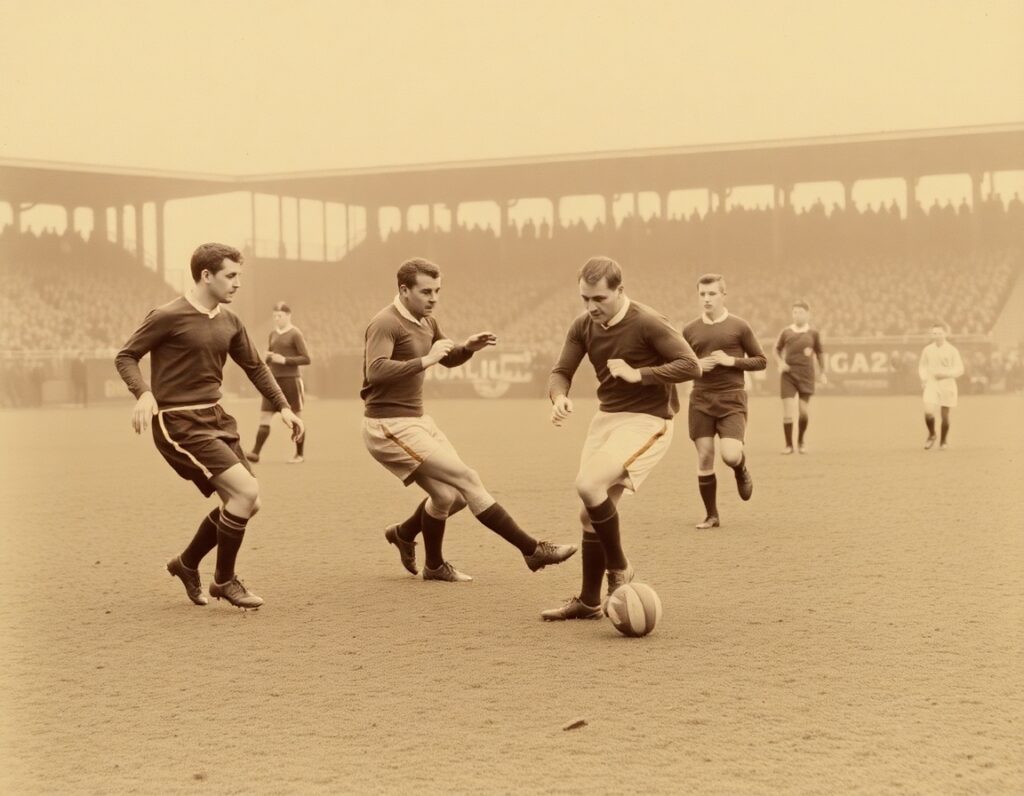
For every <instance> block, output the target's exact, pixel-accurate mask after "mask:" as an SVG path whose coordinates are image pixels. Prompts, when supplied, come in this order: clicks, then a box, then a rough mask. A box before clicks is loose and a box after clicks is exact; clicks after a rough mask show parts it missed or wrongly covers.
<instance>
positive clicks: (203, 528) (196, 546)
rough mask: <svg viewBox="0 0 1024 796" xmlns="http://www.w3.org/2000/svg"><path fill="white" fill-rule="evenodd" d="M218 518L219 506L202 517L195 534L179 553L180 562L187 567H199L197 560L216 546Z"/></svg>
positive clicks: (200, 559)
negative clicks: (182, 551)
mask: <svg viewBox="0 0 1024 796" xmlns="http://www.w3.org/2000/svg"><path fill="white" fill-rule="evenodd" d="M218 520H220V506H218V507H217V508H215V509H214V510H213V511H211V512H210V513H209V514H208V515H207V516H206V517H203V521H202V523H200V525H199V528H198V529H197V530H196V535H195V536H193V537H192V541H191V542H189V543H188V547H186V548H185V552H184V553H182V554H181V563H182V564H184V565H185V566H186V567H188V568H189V569H199V562H200V561H202V560H203V558H204V557H205V556H206V554H207V553H209V552H210V551H211V550H213V548H215V547H216V546H217V522H218Z"/></svg>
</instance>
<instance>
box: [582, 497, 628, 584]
mask: <svg viewBox="0 0 1024 796" xmlns="http://www.w3.org/2000/svg"><path fill="white" fill-rule="evenodd" d="M587 514H589V515H590V524H591V525H592V526H593V528H594V533H596V534H597V538H598V539H600V540H601V547H602V548H603V549H604V557H605V562H606V566H607V568H608V569H625V568H626V566H627V565H628V562H627V561H626V554H625V553H623V552H622V537H621V535H620V534H619V510H618V508H616V506H615V503H614V502H613V501H612V499H611V498H605V500H604V502H603V503H602V504H601V505H599V506H587Z"/></svg>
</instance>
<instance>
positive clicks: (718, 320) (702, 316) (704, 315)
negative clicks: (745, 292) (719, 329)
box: [700, 310, 729, 326]
mask: <svg viewBox="0 0 1024 796" xmlns="http://www.w3.org/2000/svg"><path fill="white" fill-rule="evenodd" d="M728 317H729V310H726V311H725V315H723V316H722V317H721V318H718V319H716V320H713V321H709V320H708V316H707V314H705V313H703V312H702V313H701V314H700V319H701V320H702V321H704V323H706V324H707V325H708V326H713V325H714V324H716V323H721V322H722V321H724V320H725V319H726V318H728Z"/></svg>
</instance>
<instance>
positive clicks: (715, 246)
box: [290, 196, 1024, 350]
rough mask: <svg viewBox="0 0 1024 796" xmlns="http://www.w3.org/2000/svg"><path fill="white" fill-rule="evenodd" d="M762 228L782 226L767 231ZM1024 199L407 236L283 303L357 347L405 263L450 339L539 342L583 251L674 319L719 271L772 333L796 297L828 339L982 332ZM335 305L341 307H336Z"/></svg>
mask: <svg viewBox="0 0 1024 796" xmlns="http://www.w3.org/2000/svg"><path fill="white" fill-rule="evenodd" d="M773 229H776V230H781V231H780V232H778V234H775V233H774V232H773ZM1022 236H1024V205H1022V203H1021V202H1020V200H1019V198H1017V197H1016V196H1014V198H1013V199H1012V200H1011V201H1010V202H1009V203H1007V204H1006V205H1004V203H1003V202H1002V200H1000V199H998V198H994V199H991V200H987V201H986V202H984V203H982V205H981V206H980V207H979V210H978V212H977V213H972V211H970V210H969V209H968V208H967V206H966V205H961V206H960V207H958V208H954V207H953V206H952V205H949V204H947V205H938V204H936V205H935V206H934V207H932V208H930V209H929V210H927V211H926V210H924V209H921V208H916V209H915V210H914V211H913V212H912V213H911V214H910V216H909V217H908V218H902V217H901V215H900V213H899V210H898V208H896V207H895V205H892V206H889V207H877V208H868V209H865V210H864V211H859V210H850V211H844V210H842V209H841V208H832V209H831V210H830V211H826V210H825V208H824V206H823V205H820V204H818V205H814V206H812V207H811V208H809V209H808V210H807V211H805V212H803V213H796V212H793V211H791V210H783V211H781V212H780V213H779V214H778V215H777V216H776V215H775V214H773V212H772V211H771V210H770V209H767V208H760V209H744V208H734V209H732V210H730V211H729V212H724V213H721V214H719V213H714V212H712V213H709V214H707V215H705V216H701V215H699V214H696V213H694V214H692V215H691V216H689V217H686V218H682V217H677V218H674V219H671V218H670V219H666V220H662V219H660V218H658V217H656V216H655V217H652V218H648V219H641V218H637V217H634V216H629V217H626V218H625V219H623V221H622V222H621V223H619V224H617V225H614V226H608V227H606V226H605V225H604V224H602V223H600V222H598V223H596V224H592V225H587V224H584V223H583V222H580V221H577V222H574V223H571V224H568V225H566V226H564V227H561V228H559V229H558V230H557V231H556V232H554V233H553V232H552V230H551V229H550V227H549V226H548V224H547V223H546V222H545V223H541V224H540V225H535V224H533V223H532V222H527V223H525V224H523V225H522V226H510V227H509V228H508V229H506V230H505V231H504V234H502V235H498V234H497V233H496V232H495V231H494V230H492V229H490V228H481V227H477V226H461V225H460V226H456V227H455V228H454V229H452V230H433V231H427V230H426V229H418V230H403V231H398V232H393V233H391V234H390V235H388V236H387V237H386V239H384V240H380V241H375V240H373V239H369V240H367V241H364V242H363V243H362V244H361V245H360V246H359V247H357V248H356V249H355V250H353V251H352V252H351V253H350V254H349V255H348V256H347V257H346V258H345V259H344V260H342V261H341V263H339V266H340V267H339V268H338V269H337V271H336V275H335V276H334V277H333V278H334V279H335V280H336V284H333V285H332V284H331V282H330V280H328V282H327V283H324V282H320V281H318V282H317V285H316V288H315V290H310V292H309V295H306V296H302V295H297V296H292V297H291V299H290V300H291V301H292V302H293V303H294V304H295V305H296V306H297V307H301V310H299V309H297V310H296V311H297V312H301V315H302V321H301V322H302V325H303V330H304V331H305V333H306V334H307V336H310V337H311V338H312V339H314V340H319V344H320V345H319V347H320V349H321V350H356V349H358V348H359V347H360V346H361V345H362V333H363V329H364V327H365V323H366V320H367V319H368V318H369V317H370V316H371V315H372V314H373V313H374V312H376V310H377V309H379V308H380V306H381V305H382V304H383V303H384V302H383V301H382V296H383V297H386V296H388V295H389V293H388V292H389V291H390V290H392V280H393V274H394V270H395V269H396V268H397V266H398V264H399V263H401V262H402V260H404V259H406V258H408V257H410V256H414V255H415V256H424V257H428V258H430V259H433V260H435V261H436V262H438V263H439V264H440V265H441V266H442V269H443V272H444V277H445V278H444V290H443V294H442V296H443V298H442V306H441V307H440V308H439V313H438V316H439V319H440V320H441V322H442V325H443V327H444V328H445V329H446V331H449V332H450V333H452V334H453V336H456V337H458V336H460V335H464V334H467V333H470V332H473V331H478V330H481V329H485V328H487V329H491V330H493V331H496V332H497V333H498V334H500V335H501V336H502V338H503V339H504V340H505V341H506V342H513V343H516V344H522V345H527V346H529V347H531V348H534V349H539V350H542V349H550V348H552V347H557V346H558V345H560V343H561V335H562V333H563V332H564V330H565V328H566V327H567V325H568V323H569V322H570V321H571V320H572V318H573V317H574V316H575V315H576V314H577V312H578V311H579V306H578V296H577V288H576V284H575V279H574V277H575V272H576V269H577V268H578V267H579V266H580V265H581V264H582V263H583V261H584V260H585V259H586V257H588V256H589V255H591V254H597V253H601V254H607V255H609V256H612V257H614V258H616V259H617V260H619V261H620V262H621V263H622V265H623V266H624V268H625V270H626V274H627V282H628V284H627V289H628V292H629V293H630V295H632V296H634V298H636V299H637V300H639V301H645V302H647V303H650V304H652V305H654V306H656V307H658V308H659V309H661V310H662V311H663V312H665V313H666V314H668V315H669V316H670V319H671V320H673V321H674V322H683V321H685V320H689V319H690V318H692V317H693V316H694V315H696V313H697V307H696V303H695V299H694V295H695V287H694V285H695V282H696V279H697V277H698V276H699V275H700V274H701V273H704V272H707V271H719V272H722V273H724V274H726V275H727V277H728V284H729V300H728V305H729V306H730V308H732V310H733V311H734V312H736V313H737V314H740V315H742V316H743V317H745V318H746V319H747V320H748V321H750V323H751V325H752V326H753V328H754V329H755V330H757V331H758V332H759V334H764V335H769V336H773V335H774V334H775V333H776V332H777V331H778V329H780V328H781V327H782V326H783V325H785V323H787V322H788V318H789V306H790V304H791V303H792V301H794V300H795V299H797V298H800V299H803V300H806V301H808V302H809V303H810V304H811V306H812V312H813V315H814V319H815V323H816V324H817V325H818V326H819V327H820V328H821V329H822V331H823V332H824V333H825V334H827V335H829V336H833V337H835V336H842V337H880V336H888V335H905V334H917V333H922V332H924V331H926V329H927V327H928V325H929V324H931V323H932V322H934V321H935V320H942V321H944V322H945V323H947V324H948V325H949V326H950V329H951V331H952V333H953V334H959V335H963V334H984V333H986V332H988V331H989V330H990V329H991V327H992V324H993V323H994V321H995V319H996V318H997V317H998V314H999V312H1000V310H1001V308H1002V302H1003V301H1004V300H1005V298H1006V296H1007V295H1008V293H1009V290H1010V289H1011V288H1012V286H1013V284H1014V282H1015V280H1016V278H1017V275H1018V274H1019V272H1020V270H1021V261H1022V256H1021V252H1022V249H1024V237H1022ZM342 306H343V307H344V311H339V307H342Z"/></svg>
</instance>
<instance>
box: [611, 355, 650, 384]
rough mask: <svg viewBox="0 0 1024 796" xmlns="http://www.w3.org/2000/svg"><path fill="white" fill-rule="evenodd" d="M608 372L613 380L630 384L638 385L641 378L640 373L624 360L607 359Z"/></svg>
mask: <svg viewBox="0 0 1024 796" xmlns="http://www.w3.org/2000/svg"><path fill="white" fill-rule="evenodd" d="M608 372H609V373H611V374H612V375H613V376H614V377H615V378H617V379H622V380H623V381H628V382H629V383H630V384H639V383H640V380H641V379H642V378H643V377H642V376H641V375H640V371H639V370H637V369H636V368H634V367H630V366H629V365H627V364H626V360H624V359H609V360H608Z"/></svg>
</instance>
